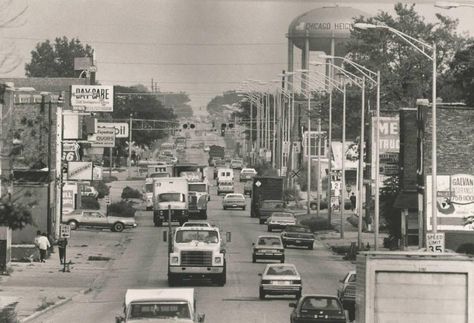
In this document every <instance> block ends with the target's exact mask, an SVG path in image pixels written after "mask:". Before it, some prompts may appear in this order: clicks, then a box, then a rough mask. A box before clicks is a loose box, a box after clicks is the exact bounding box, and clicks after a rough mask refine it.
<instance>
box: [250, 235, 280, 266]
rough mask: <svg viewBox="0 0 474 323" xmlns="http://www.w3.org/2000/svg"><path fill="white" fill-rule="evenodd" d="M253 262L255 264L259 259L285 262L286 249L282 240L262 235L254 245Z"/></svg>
mask: <svg viewBox="0 0 474 323" xmlns="http://www.w3.org/2000/svg"><path fill="white" fill-rule="evenodd" d="M252 246H253V251H252V262H253V263H255V262H257V260H259V259H264V260H279V261H280V262H281V263H284V262H285V248H284V247H283V243H282V241H281V238H280V237H278V236H273V235H261V236H259V237H258V238H257V242H256V243H252Z"/></svg>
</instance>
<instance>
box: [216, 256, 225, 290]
mask: <svg viewBox="0 0 474 323" xmlns="http://www.w3.org/2000/svg"><path fill="white" fill-rule="evenodd" d="M226 282H227V270H226V264H225V262H224V271H223V272H222V274H220V275H219V276H217V279H216V283H217V286H221V287H222V286H224V285H225V284H226Z"/></svg>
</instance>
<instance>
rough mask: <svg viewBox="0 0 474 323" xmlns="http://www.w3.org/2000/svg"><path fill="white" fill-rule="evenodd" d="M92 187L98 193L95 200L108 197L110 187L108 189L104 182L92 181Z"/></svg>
mask: <svg viewBox="0 0 474 323" xmlns="http://www.w3.org/2000/svg"><path fill="white" fill-rule="evenodd" d="M92 186H93V187H94V188H95V189H96V190H97V192H98V193H99V195H98V196H97V198H99V199H101V198H104V196H106V195H109V193H110V187H108V186H107V184H105V182H104V181H93V182H92Z"/></svg>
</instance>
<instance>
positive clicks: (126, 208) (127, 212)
mask: <svg viewBox="0 0 474 323" xmlns="http://www.w3.org/2000/svg"><path fill="white" fill-rule="evenodd" d="M108 212H109V215H110V216H119V217H130V218H133V217H134V216H135V212H136V210H135V209H134V208H133V207H132V205H131V203H129V202H127V201H120V202H115V203H112V204H110V205H109V209H108Z"/></svg>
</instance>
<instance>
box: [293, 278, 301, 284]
mask: <svg viewBox="0 0 474 323" xmlns="http://www.w3.org/2000/svg"><path fill="white" fill-rule="evenodd" d="M293 284H301V279H298V280H293Z"/></svg>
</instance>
